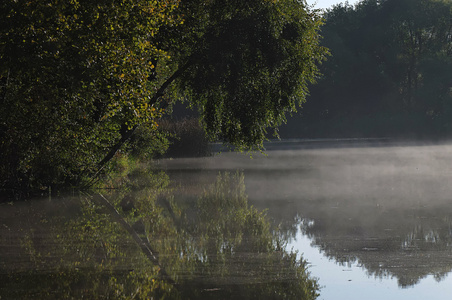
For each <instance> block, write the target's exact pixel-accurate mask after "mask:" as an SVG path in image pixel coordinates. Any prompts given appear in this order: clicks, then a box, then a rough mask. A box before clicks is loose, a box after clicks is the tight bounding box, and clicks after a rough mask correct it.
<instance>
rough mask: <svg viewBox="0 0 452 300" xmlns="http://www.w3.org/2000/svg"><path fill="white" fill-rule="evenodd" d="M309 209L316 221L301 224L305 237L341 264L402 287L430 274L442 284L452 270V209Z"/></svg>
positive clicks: (312, 219) (308, 212)
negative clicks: (388, 279)
mask: <svg viewBox="0 0 452 300" xmlns="http://www.w3.org/2000/svg"><path fill="white" fill-rule="evenodd" d="M333 210H334V211H335V214H332V213H331V211H333ZM304 211H305V216H307V217H309V218H310V220H311V222H309V225H308V223H307V222H305V223H302V224H301V226H300V227H301V229H302V231H303V233H304V234H305V235H307V236H308V237H309V238H311V239H312V241H313V244H314V245H316V246H318V247H320V249H321V251H322V252H324V254H325V255H326V256H327V257H329V258H333V259H335V260H336V261H337V262H338V263H340V264H351V263H357V264H358V265H361V266H362V267H363V268H365V269H366V270H367V272H368V274H369V275H370V276H375V277H377V278H378V277H379V278H382V277H395V278H397V279H398V283H399V286H401V287H408V286H412V285H415V284H417V283H419V282H420V280H421V279H422V278H424V277H426V276H428V275H433V276H434V277H435V279H436V280H438V281H440V280H442V279H444V278H445V277H446V276H447V275H448V274H449V273H450V272H451V271H452V230H451V228H452V225H451V224H452V222H451V215H452V212H451V211H450V210H448V209H447V208H446V209H445V208H444V207H437V208H426V207H423V208H411V209H406V210H404V209H397V208H391V209H385V210H382V209H381V208H370V209H361V210H360V209H356V210H355V209H350V210H347V209H344V210H341V209H340V208H337V207H333V208H331V209H330V210H326V211H323V212H321V210H317V211H314V210H311V209H310V208H307V209H306V210H304Z"/></svg>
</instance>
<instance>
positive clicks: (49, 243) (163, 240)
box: [0, 173, 318, 299]
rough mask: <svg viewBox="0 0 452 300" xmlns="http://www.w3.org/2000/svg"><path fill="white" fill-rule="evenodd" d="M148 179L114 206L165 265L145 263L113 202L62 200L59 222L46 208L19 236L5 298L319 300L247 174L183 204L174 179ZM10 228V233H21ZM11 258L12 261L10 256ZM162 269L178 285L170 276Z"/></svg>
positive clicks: (7, 269)
mask: <svg viewBox="0 0 452 300" xmlns="http://www.w3.org/2000/svg"><path fill="white" fill-rule="evenodd" d="M142 175H144V176H145V177H146V176H148V179H147V185H146V184H143V176H140V181H141V182H140V189H139V190H138V191H136V192H135V191H133V192H132V190H131V188H136V187H137V186H136V185H135V183H136V181H133V180H132V181H130V182H129V183H130V187H129V188H125V189H121V190H119V191H115V192H112V193H111V194H109V195H105V198H106V199H108V201H109V202H110V204H112V205H113V206H114V207H115V209H116V212H118V213H119V214H120V216H119V214H118V216H119V217H120V218H122V219H123V220H125V221H126V222H127V224H128V226H129V227H130V228H133V230H134V232H135V233H138V235H139V238H140V239H142V240H143V241H146V242H147V243H149V247H152V251H154V254H155V257H156V259H157V260H158V266H156V262H155V261H151V260H149V259H147V258H146V256H145V255H143V252H142V251H141V250H140V248H139V247H137V244H136V240H134V239H133V238H132V237H131V235H130V234H129V233H128V232H127V231H126V230H124V228H125V227H124V226H121V225H120V222H118V221H117V220H115V217H112V213H111V212H110V211H109V210H108V209H107V206H106V205H105V203H103V202H101V201H97V200H95V199H96V198H91V197H89V196H85V195H82V196H80V197H76V199H75V200H71V201H69V200H67V199H66V200H64V199H63V200H61V201H59V202H58V204H57V203H56V200H53V201H52V202H51V205H52V206H53V205H54V209H55V208H57V209H55V210H54V212H53V213H49V211H48V210H46V209H45V208H42V209H40V213H39V214H36V213H35V214H34V216H33V217H32V219H29V221H28V225H27V226H28V227H27V228H25V227H26V226H21V228H17V232H16V234H17V235H18V236H19V238H20V240H21V245H20V246H19V247H16V248H14V249H16V250H17V251H19V252H20V255H18V256H17V257H14V258H13V259H11V260H10V261H9V264H8V262H6V263H5V262H4V263H3V265H2V266H1V267H2V270H1V271H2V272H0V273H1V274H0V276H1V278H0V279H2V282H4V283H6V285H5V286H4V287H3V288H1V289H0V292H1V294H2V296H3V297H4V298H6V299H8V298H11V299H13V298H33V299H36V298H49V297H50V298H71V297H72V298H89V299H97V298H113V299H122V298H125V299H130V298H133V297H136V298H141V299H147V298H150V297H157V298H161V297H163V296H165V297H167V298H169V299H175V298H176V299H177V298H181V299H200V298H206V299H207V298H214V299H217V298H221V299H225V298H231V299H235V298H237V297H240V298H242V299H314V298H316V295H317V291H318V286H317V283H316V281H314V280H312V279H311V278H310V277H309V274H308V273H307V270H306V264H305V262H304V261H299V260H297V258H296V255H295V254H294V253H288V252H286V251H285V250H284V249H285V241H284V240H283V239H281V238H280V237H279V235H278V233H277V232H275V230H274V229H272V227H271V226H270V224H269V222H268V221H267V218H266V215H265V214H264V213H262V212H260V211H258V210H257V209H255V208H254V207H250V206H249V205H248V203H247V197H246V195H245V190H244V183H243V175H241V174H236V175H228V174H224V175H221V176H219V177H218V179H217V181H216V182H215V184H214V185H212V186H210V187H207V188H206V189H205V192H204V194H203V195H202V196H200V197H198V198H197V199H196V200H194V199H192V200H190V201H184V200H181V199H176V198H175V197H174V196H173V193H172V191H171V190H169V189H168V188H167V186H168V183H169V181H168V178H167V177H166V176H165V175H164V174H159V175H158V176H155V175H153V174H149V173H148V174H142ZM35 203H36V204H37V205H39V204H38V203H41V202H38V201H37V202H35ZM45 206H47V204H46V205H45ZM14 209H15V208H14V207H11V211H14ZM28 212H29V210H28V209H25V210H23V211H22V212H21V214H20V215H19V216H17V217H20V218H26V217H28V215H27V213H28ZM62 212H63V213H62ZM11 220H12V218H11ZM8 222H9V219H8V220H5V221H4V226H9V227H8V228H13V227H14V226H13V225H12V224H9V223H8ZM11 222H12V221H11ZM63 224H64V226H63ZM33 227H34V228H33ZM31 229H33V230H31ZM21 230H22V231H21ZM4 232H5V231H4V230H3V231H2V234H1V235H0V239H1V242H2V243H1V244H2V245H4V244H5V243H4V242H5V241H6V240H5V237H6V235H5V234H3V233H4ZM10 238H11V239H13V238H16V239H17V236H16V237H13V236H11V237H10ZM5 249H6V248H4V247H3V251H2V252H3V253H5V252H8V251H6V250H5ZM0 251H1V248H0ZM9 254H10V253H9ZM19 256H21V257H27V259H28V260H29V261H28V262H27V263H26V264H24V265H23V268H22V269H21V270H17V269H15V265H14V263H16V262H17V261H18V260H15V259H18V257H19ZM2 257H3V254H2ZM162 269H164V271H165V272H166V273H167V274H168V276H169V277H170V278H171V280H168V278H165V277H162ZM30 282H33V286H30V285H29V283H30ZM2 299H3V298H2Z"/></svg>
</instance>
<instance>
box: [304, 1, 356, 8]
mask: <svg viewBox="0 0 452 300" xmlns="http://www.w3.org/2000/svg"><path fill="white" fill-rule="evenodd" d="M306 2H307V3H308V4H315V7H316V8H330V7H331V6H333V5H335V4H339V3H344V2H345V0H306ZM357 2H359V1H358V0H349V1H348V3H349V4H355V3H357Z"/></svg>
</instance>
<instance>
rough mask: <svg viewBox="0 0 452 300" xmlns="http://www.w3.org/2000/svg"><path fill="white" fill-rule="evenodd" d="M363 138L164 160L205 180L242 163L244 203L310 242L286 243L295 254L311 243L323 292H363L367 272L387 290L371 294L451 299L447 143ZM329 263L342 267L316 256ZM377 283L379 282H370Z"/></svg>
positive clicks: (451, 176) (451, 159) (451, 154)
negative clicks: (366, 141) (348, 143)
mask: <svg viewBox="0 0 452 300" xmlns="http://www.w3.org/2000/svg"><path fill="white" fill-rule="evenodd" d="M370 146H371V145H354V146H353V147H344V146H343V145H341V147H340V148H338V149H335V148H328V147H320V148H315V147H307V148H306V147H304V146H302V145H301V146H300V147H298V148H297V149H296V150H290V149H285V150H284V151H279V150H274V151H269V152H268V153H267V155H266V156H263V155H254V156H253V159H249V156H246V155H237V154H234V153H223V154H221V155H219V156H216V157H214V158H211V159H208V160H198V159H191V160H179V161H176V162H164V164H163V163H162V164H163V166H162V168H165V169H167V170H169V174H170V176H172V177H174V178H179V180H180V181H181V184H182V185H183V183H182V182H183V180H182V178H185V177H191V178H192V179H191V180H192V181H193V180H194V179H193V178H195V174H198V173H200V172H201V171H200V170H203V171H202V173H203V174H204V175H203V176H204V177H203V179H201V181H206V180H208V179H207V178H208V177H209V176H210V175H207V176H206V174H215V172H219V171H224V170H235V169H241V170H243V172H244V174H245V185H246V191H247V194H248V196H249V200H250V203H252V204H253V205H255V206H256V207H258V208H260V209H268V215H269V216H270V217H271V218H272V219H273V220H274V223H275V224H278V225H279V228H280V234H281V236H283V237H284V239H285V240H291V239H292V240H294V239H299V240H303V241H305V240H306V238H307V239H309V241H310V242H309V243H307V244H306V243H304V242H303V243H297V242H291V243H290V247H292V246H294V247H295V248H296V249H297V250H299V251H300V252H301V253H311V254H313V250H314V251H317V250H318V251H320V252H321V253H322V255H324V256H325V257H326V258H327V259H326V260H324V261H323V262H319V261H317V263H318V264H317V265H314V266H312V272H313V274H315V275H316V276H319V283H320V285H321V286H322V290H321V293H320V294H321V297H325V298H324V299H355V298H353V295H355V296H356V299H362V294H360V293H359V292H358V291H361V290H363V288H362V286H364V284H360V283H363V282H364V281H366V280H367V277H369V278H370V279H371V280H374V281H373V283H371V282H372V281H369V282H368V281H366V282H368V286H367V287H368V290H369V291H372V290H373V291H374V292H376V291H377V290H378V291H380V292H381V291H383V290H386V294H385V295H383V296H382V295H380V294H379V295H380V296H381V297H380V298H378V296H375V297H377V298H376V299H381V298H391V299H424V298H425V297H424V298H422V296H421V295H429V297H430V296H433V297H435V298H436V299H449V297H450V292H451V289H450V285H449V284H448V283H450V277H451V276H448V275H449V274H450V273H451V272H452V241H451V240H452V230H451V229H452V225H451V220H452V201H451V200H452V198H451V197H452V196H451V195H452V185H451V184H450V182H452V172H451V171H450V165H452V146H450V145H422V146H415V145H410V146H401V145H391V144H388V145H384V147H382V146H381V147H376V148H373V147H370ZM275 149H277V147H276V148H275ZM193 170H197V171H193ZM192 172H193V173H192ZM182 174H183V175H182ZM191 175H193V176H191ZM187 184H188V185H191V184H192V183H191V182H188V183H187ZM300 234H302V235H303V236H301V235H300ZM309 244H311V245H309ZM310 247H312V248H310ZM314 256H315V253H314ZM305 258H306V259H307V260H308V261H309V260H310V256H309V255H305ZM330 262H334V263H335V264H337V265H338V266H340V268H339V269H340V272H339V273H335V276H336V277H334V278H332V277H331V274H330V273H333V272H331V269H326V267H323V266H320V265H319V264H324V265H325V266H326V265H328V264H329V263H330ZM317 269H321V271H319V272H316V271H315V270H317ZM344 270H346V271H347V272H349V273H350V274H349V275H344V274H345V273H344V272H345V271H344ZM363 271H364V272H363ZM351 273H353V274H351ZM361 273H364V274H363V275H360V274H361ZM361 276H362V277H361ZM325 278H330V279H331V280H329V281H325ZM344 278H350V281H347V280H345V282H344V281H343V279H344ZM352 278H353V281H351V279H352ZM446 278H447V282H446V281H445V279H446ZM430 279H434V280H430ZM432 281H436V282H435V284H436V285H432ZM355 282H356V284H354V283H355ZM381 282H385V285H383V286H380V288H378V289H377V287H376V285H377V284H378V283H381ZM392 282H394V285H395V286H394V287H392ZM411 291H415V292H411ZM371 293H372V292H371ZM339 294H341V295H342V296H339ZM377 294H378V293H375V295H377ZM324 295H329V296H330V298H328V296H324ZM413 295H414V298H413ZM441 295H447V296H444V297H441Z"/></svg>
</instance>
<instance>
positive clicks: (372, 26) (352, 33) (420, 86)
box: [298, 0, 452, 137]
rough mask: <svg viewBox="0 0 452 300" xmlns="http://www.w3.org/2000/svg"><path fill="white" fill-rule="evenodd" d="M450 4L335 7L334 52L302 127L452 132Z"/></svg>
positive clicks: (369, 2)
mask: <svg viewBox="0 0 452 300" xmlns="http://www.w3.org/2000/svg"><path fill="white" fill-rule="evenodd" d="M451 8H452V6H451V2H450V1H435V0H412V1H411V0H410V1H408V0H407V1H405V0H403V1H402V0H400V1H399V0H385V1H379V0H365V1H360V2H359V3H358V4H356V5H355V6H351V5H348V4H345V5H344V4H341V5H337V6H334V7H333V8H331V9H329V10H328V11H327V12H326V13H325V15H324V17H325V25H324V26H323V27H322V35H323V36H324V39H323V40H322V43H323V45H324V46H325V47H328V48H329V49H330V50H331V53H332V58H331V59H329V60H328V61H327V62H326V63H325V64H324V65H322V67H321V72H322V73H323V74H324V76H323V78H322V79H320V80H319V82H318V84H317V85H316V86H315V87H313V88H312V90H311V96H312V100H313V101H309V102H308V103H307V104H306V106H305V108H304V110H303V114H304V119H303V120H301V121H300V123H301V125H300V127H305V128H307V129H306V130H305V131H304V132H303V134H305V135H306V134H311V135H317V136H319V135H329V136H331V135H335V136H347V137H350V136H358V137H359V136H364V137H372V136H377V137H378V136H379V137H382V136H383V137H388V136H407V135H410V136H445V135H450V134H451V131H450V128H451V122H450V121H449V120H450V112H451V104H452V98H451V93H450V88H451V87H452V81H451V79H452V73H451V71H450V70H451V69H450V68H449V66H450V65H451V62H452V56H451V51H450V49H451V45H452V44H451V28H452V26H451V25H452V23H451V20H452V19H451ZM298 134H299V133H298Z"/></svg>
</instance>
